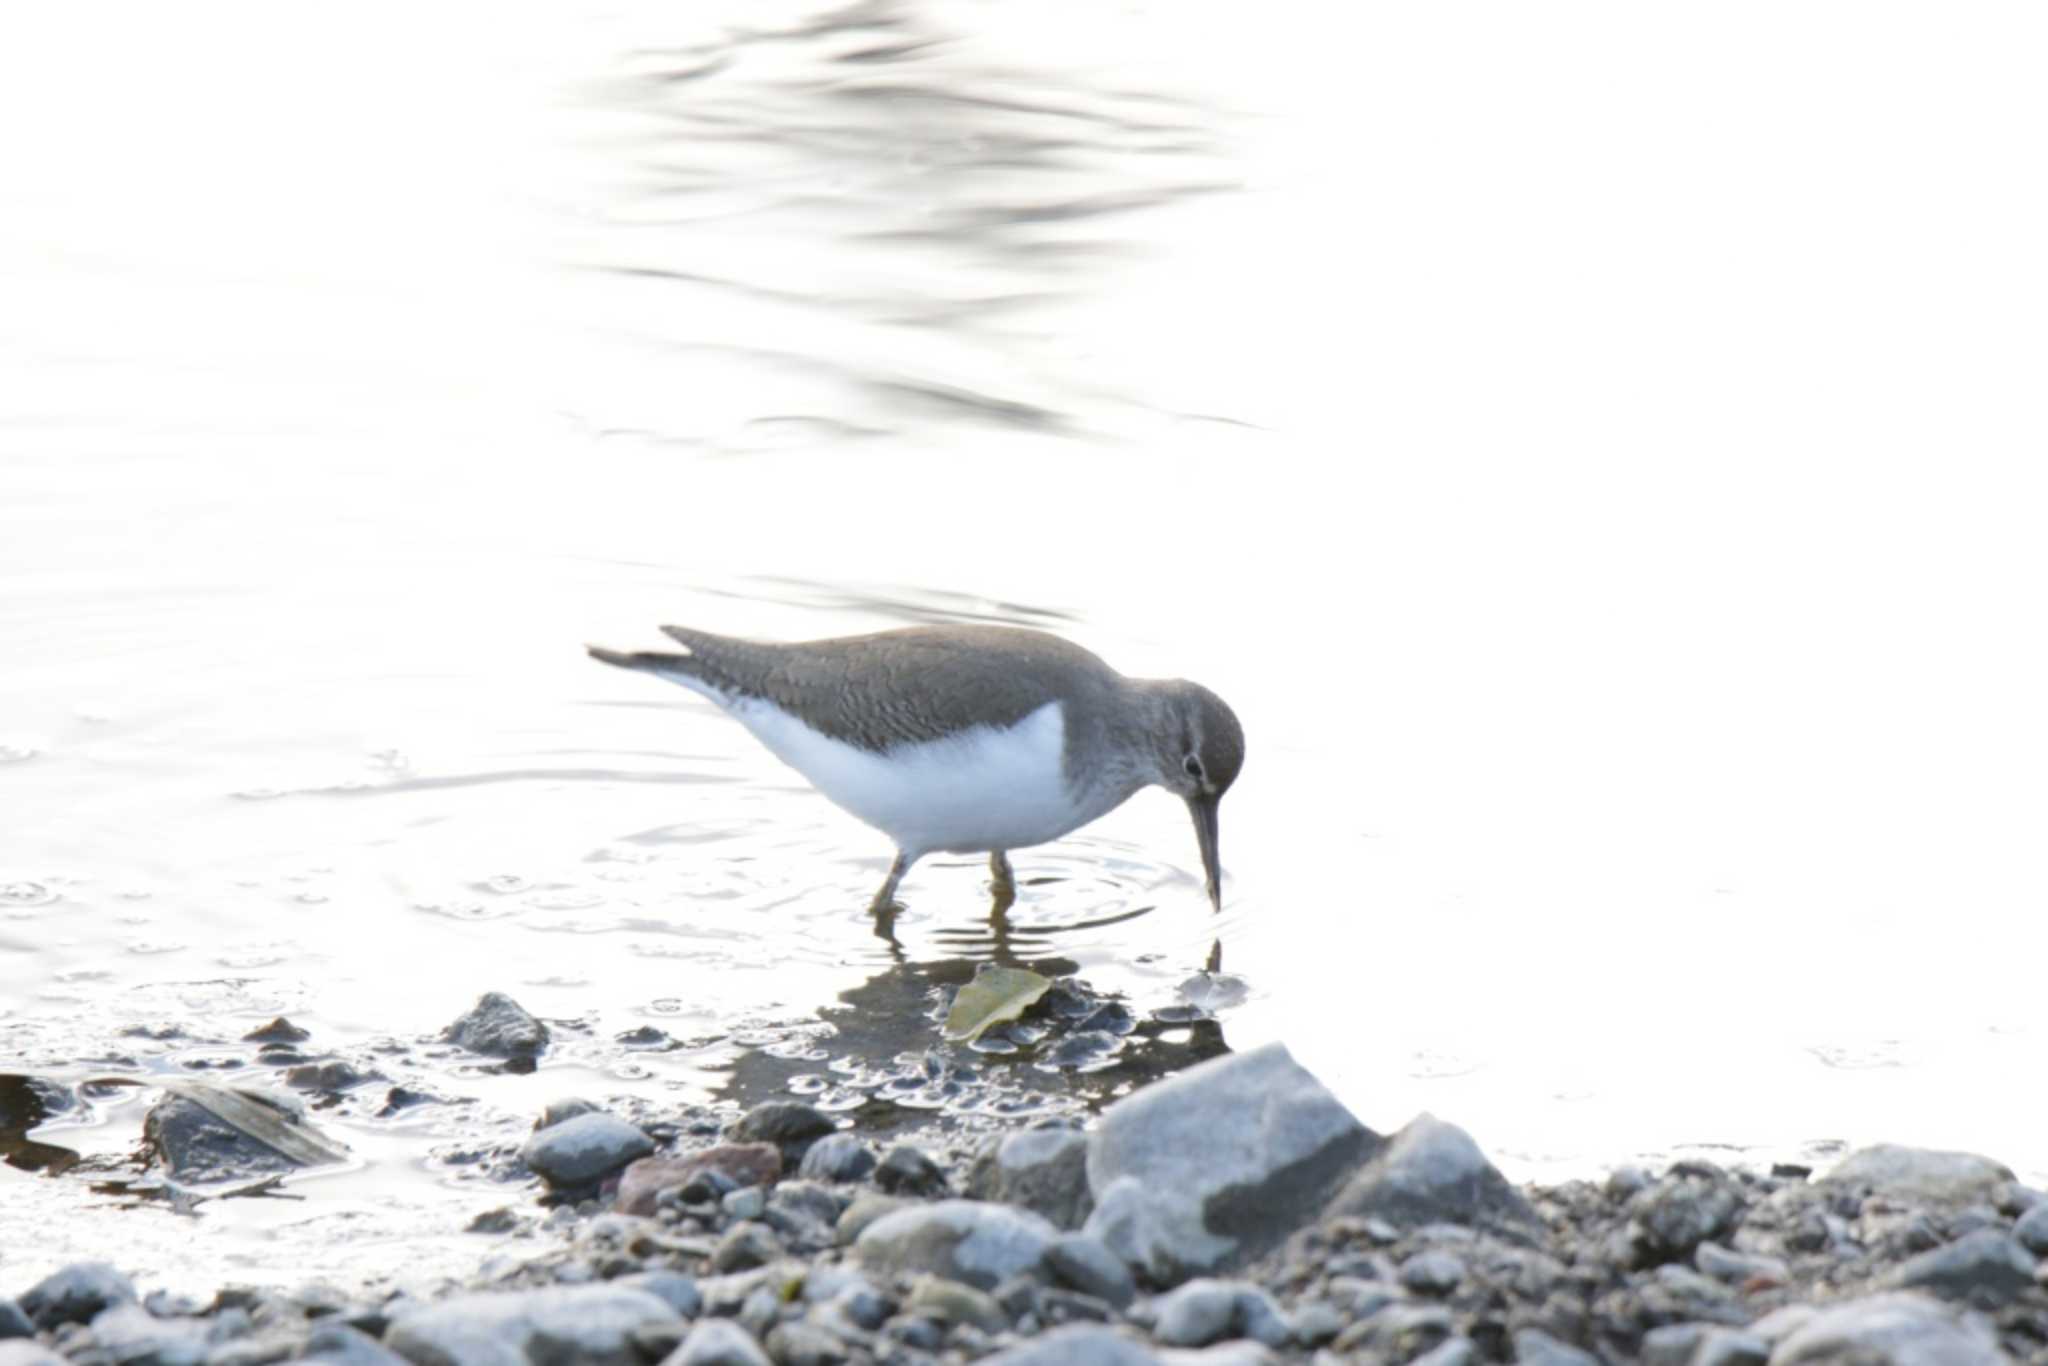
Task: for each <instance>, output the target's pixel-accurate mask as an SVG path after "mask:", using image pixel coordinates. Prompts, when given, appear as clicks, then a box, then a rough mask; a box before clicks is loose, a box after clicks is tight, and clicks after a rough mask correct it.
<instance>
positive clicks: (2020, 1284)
mask: <svg viewBox="0 0 2048 1366" xmlns="http://www.w3.org/2000/svg"><path fill="white" fill-rule="evenodd" d="M1893 1283H1894V1284H1896V1285H1898V1286H1901V1287H1904V1288H1909V1289H1921V1290H1931V1291H1933V1292H1934V1293H1935V1294H1937V1295H1943V1296H1948V1297H1952V1298H1956V1299H1961V1300H1966V1301H1968V1302H1969V1303H1971V1304H1974V1305H1976V1306H1978V1307H1979V1308H1982V1309H1996V1308H1998V1307H2000V1306H2002V1305H2004V1304H2007V1303H2009V1302H2011V1301H2012V1300H2013V1299H2015V1298H2017V1297H2018V1296H2019V1295H2020V1294H2021V1293H2022V1292H2023V1291H2026V1290H2028V1289H2030V1288H2032V1286H2033V1285H2034V1258H2033V1255H2032V1254H2031V1253H2029V1252H2028V1251H2027V1250H2026V1249H2025V1248H2023V1247H2021V1246H2020V1244H2019V1243H2018V1241H2017V1240H2015V1239H2013V1238H2012V1237H2010V1236H2008V1235H2006V1234H2004V1233H2000V1232H1997V1231H1996V1230H1994V1229H1979V1230H1978V1231H1977V1232H1975V1233H1970V1234H1966V1235H1964V1236H1963V1237H1961V1238H1958V1239H1957V1240H1956V1241H1955V1242H1953V1243H1950V1244H1948V1245H1947V1246H1946V1247H1938V1248H1935V1249H1934V1250H1932V1251H1930V1252H1923V1253H1921V1254H1920V1255H1919V1256H1917V1257H1913V1258H1911V1259H1909V1260H1908V1261H1907V1262H1906V1263H1905V1264H1904V1265H1903V1266H1901V1267H1900V1268H1899V1269H1898V1271H1897V1272H1896V1273H1895V1274H1894V1276H1893Z"/></svg>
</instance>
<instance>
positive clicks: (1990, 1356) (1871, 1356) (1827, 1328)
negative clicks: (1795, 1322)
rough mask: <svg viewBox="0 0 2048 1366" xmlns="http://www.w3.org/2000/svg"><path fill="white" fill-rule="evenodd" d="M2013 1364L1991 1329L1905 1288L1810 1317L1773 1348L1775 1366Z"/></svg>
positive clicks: (1838, 1306)
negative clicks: (1905, 1290)
mask: <svg viewBox="0 0 2048 1366" xmlns="http://www.w3.org/2000/svg"><path fill="white" fill-rule="evenodd" d="M1852 1362H1853V1363H1854V1366H2011V1363H2012V1358H2010V1357H2008V1356H2007V1355H2006V1354H2005V1352H2004V1351H2003V1350H2002V1349H2001V1348H2000V1347H1999V1345H1998V1340H1997V1339H1996V1338H1995V1337H1993V1336H1992V1335H1991V1330H1990V1329H1989V1328H1987V1327H1985V1326H1984V1325H1983V1324H1982V1323H1981V1322H1979V1321H1978V1320H1977V1319H1975V1318H1972V1317H1966V1316H1964V1315H1960V1314H1957V1313H1954V1312H1952V1311H1951V1310H1949V1309H1947V1308H1946V1307H1944V1306H1943V1305H1942V1304H1941V1303H1940V1302H1939V1301H1938V1300H1932V1299H1929V1298H1927V1297H1926V1296H1924V1295H1916V1294H1912V1293H1910V1292H1904V1293H1900V1294H1894V1295H1873V1296H1871V1297H1869V1298H1867V1299H1860V1300H1850V1301H1849V1302H1848V1303H1846V1304H1837V1305H1834V1306H1832V1307H1830V1308H1827V1309H1823V1310H1820V1311H1819V1312H1818V1313H1815V1314H1812V1315H1810V1316H1808V1317H1807V1318H1806V1319H1805V1321H1804V1322H1803V1323H1802V1324H1801V1325H1800V1326H1799V1327H1797V1328H1795V1329H1793V1330H1792V1332H1790V1333H1789V1334H1787V1335H1785V1336H1784V1337H1783V1338H1781V1339H1780V1340H1779V1341H1778V1343H1777V1345H1776V1346H1775V1347H1774V1348H1773V1349H1772V1351H1771V1361H1770V1366H1846V1364H1847V1363H1852Z"/></svg>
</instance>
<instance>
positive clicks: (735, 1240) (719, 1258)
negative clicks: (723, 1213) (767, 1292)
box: [711, 1223, 782, 1271]
mask: <svg viewBox="0 0 2048 1366" xmlns="http://www.w3.org/2000/svg"><path fill="white" fill-rule="evenodd" d="M781 1255H782V1244H781V1242H780V1241H778V1240H777V1239H776V1237H775V1234H774V1233H773V1232H772V1231H771V1230H770V1229H768V1228H767V1227H766V1226H765V1225H762V1224H744V1223H743V1224H734V1225H733V1226H732V1227H731V1228H730V1229H728V1230H727V1231H726V1235H725V1236H724V1237H723V1238H720V1239H719V1240H718V1246H717V1248H716V1249H714V1250H713V1252H712V1254H711V1269H712V1270H713V1271H749V1270H752V1269H753V1268H754V1267H757V1266H766V1265H767V1264H768V1263H770V1262H772V1261H774V1260H775V1259H776V1258H777V1257H780V1256H781Z"/></svg>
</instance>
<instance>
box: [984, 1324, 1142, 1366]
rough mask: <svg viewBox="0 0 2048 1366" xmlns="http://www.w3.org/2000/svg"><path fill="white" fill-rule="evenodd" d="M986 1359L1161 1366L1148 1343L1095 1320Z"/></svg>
mask: <svg viewBox="0 0 2048 1366" xmlns="http://www.w3.org/2000/svg"><path fill="white" fill-rule="evenodd" d="M982 1361H983V1366H1160V1361H1159V1358H1158V1357H1157V1356H1155V1355H1154V1354H1153V1353H1152V1352H1151V1351H1150V1350H1149V1349H1147V1348H1146V1347H1145V1346H1144V1344H1142V1343H1140V1342H1137V1341H1136V1340H1134V1339H1132V1338H1130V1337H1127V1336H1125V1335H1124V1334H1123V1333H1122V1332H1120V1331H1119V1330H1117V1329H1115V1328H1105V1327H1101V1326H1099V1325H1096V1324H1092V1323H1091V1324H1069V1325H1068V1326H1066V1327H1063V1328H1054V1329H1052V1330H1050V1331H1049V1332H1045V1333H1042V1334H1040V1335H1039V1336H1037V1337H1035V1338H1033V1339H1031V1340H1030V1341H1028V1342H1023V1343H1019V1344H1018V1345H1017V1346H1015V1347H1009V1348H1005V1349H1004V1350H1003V1351H1000V1352H997V1353H996V1354H995V1355H993V1356H989V1357H984V1358H983V1359H982Z"/></svg>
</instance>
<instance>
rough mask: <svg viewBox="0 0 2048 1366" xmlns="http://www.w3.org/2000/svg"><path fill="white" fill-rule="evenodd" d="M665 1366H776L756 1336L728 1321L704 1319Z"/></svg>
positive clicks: (673, 1353)
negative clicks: (762, 1348)
mask: <svg viewBox="0 0 2048 1366" xmlns="http://www.w3.org/2000/svg"><path fill="white" fill-rule="evenodd" d="M661 1366H774V1363H773V1362H772V1361H771V1360H770V1359H769V1356H768V1354H767V1353H766V1352H764V1351H762V1350H761V1344H760V1343H758V1342H756V1341H755V1340H754V1338H753V1335H752V1334H750V1333H749V1332H747V1330H746V1329H744V1328H742V1327H740V1326H739V1325H738V1324H736V1323H733V1322H731V1321H730V1320H728V1319H701V1320H699V1321H698V1322H697V1324H696V1325H695V1326H694V1327H692V1328H691V1329H690V1333H689V1336H688V1337H685V1338H684V1339H683V1341H682V1345H681V1346H679V1347H677V1348H676V1349H675V1351H674V1352H672V1353H670V1354H669V1356H668V1358H667V1359H666V1360H665V1361H663V1362H662V1363H661Z"/></svg>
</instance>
